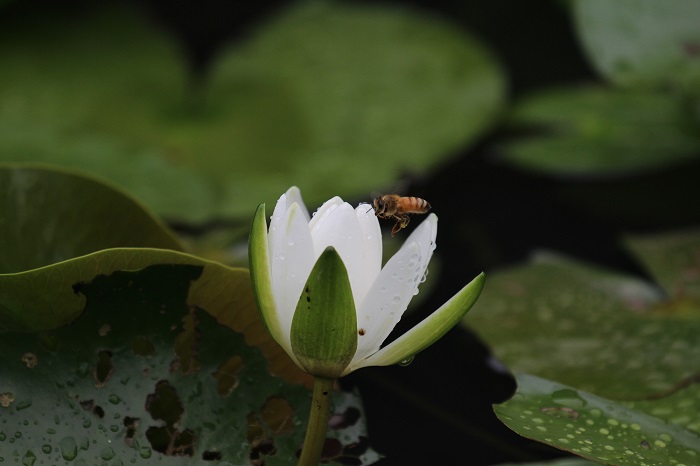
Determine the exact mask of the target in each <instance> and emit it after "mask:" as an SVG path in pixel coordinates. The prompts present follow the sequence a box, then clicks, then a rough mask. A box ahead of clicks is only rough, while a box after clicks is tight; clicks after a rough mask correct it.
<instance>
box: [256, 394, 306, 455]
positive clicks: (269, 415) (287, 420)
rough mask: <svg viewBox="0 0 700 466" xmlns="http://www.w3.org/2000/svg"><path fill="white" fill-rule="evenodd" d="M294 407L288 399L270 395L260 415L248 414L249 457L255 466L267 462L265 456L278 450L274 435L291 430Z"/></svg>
mask: <svg viewBox="0 0 700 466" xmlns="http://www.w3.org/2000/svg"><path fill="white" fill-rule="evenodd" d="M292 414H293V412H292V407H291V406H290V405H289V403H288V402H287V400H285V399H284V398H280V397H270V398H268V399H267V401H266V402H265V405H264V406H263V407H262V409H261V410H260V415H259V416H258V415H257V414H256V413H250V414H249V415H248V432H247V438H248V443H249V444H250V452H249V454H248V458H249V459H250V464H252V465H253V466H261V465H262V464H264V463H265V458H264V457H265V456H269V455H274V454H275V453H276V452H277V448H276V447H275V439H274V437H275V436H277V435H282V434H286V433H288V432H290V431H291V430H292V429H293V427H294V424H293V422H292Z"/></svg>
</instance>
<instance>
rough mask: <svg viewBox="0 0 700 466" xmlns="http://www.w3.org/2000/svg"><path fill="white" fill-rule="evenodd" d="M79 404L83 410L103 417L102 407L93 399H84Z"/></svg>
mask: <svg viewBox="0 0 700 466" xmlns="http://www.w3.org/2000/svg"><path fill="white" fill-rule="evenodd" d="M80 406H81V407H82V408H83V409H84V410H85V411H89V412H91V413H92V414H94V415H95V416H97V417H98V418H100V419H102V418H103V417H105V410H104V409H102V408H101V407H100V406H99V405H96V404H95V400H85V401H81V402H80Z"/></svg>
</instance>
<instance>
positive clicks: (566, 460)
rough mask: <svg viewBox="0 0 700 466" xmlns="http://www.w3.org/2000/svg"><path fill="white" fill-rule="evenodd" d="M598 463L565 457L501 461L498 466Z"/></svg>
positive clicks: (588, 464)
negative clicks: (519, 461)
mask: <svg viewBox="0 0 700 466" xmlns="http://www.w3.org/2000/svg"><path fill="white" fill-rule="evenodd" d="M593 464H598V463H597V462H593V461H589V460H586V459H583V458H563V459H557V460H551V461H531V462H527V463H500V464H498V465H497V466H590V465H593Z"/></svg>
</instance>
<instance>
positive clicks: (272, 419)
mask: <svg viewBox="0 0 700 466" xmlns="http://www.w3.org/2000/svg"><path fill="white" fill-rule="evenodd" d="M260 414H261V416H262V420H263V422H265V424H266V425H267V426H268V427H269V428H270V430H271V431H272V434H273V435H282V434H286V433H287V432H290V431H291V430H292V429H293V428H294V424H293V423H292V414H293V413H292V407H291V406H290V405H289V403H288V402H287V400H285V399H284V398H280V397H276V396H273V397H270V398H268V399H267V401H266V402H265V406H263V408H262V410H261V411H260Z"/></svg>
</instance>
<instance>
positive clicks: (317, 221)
mask: <svg viewBox="0 0 700 466" xmlns="http://www.w3.org/2000/svg"><path fill="white" fill-rule="evenodd" d="M342 204H343V200H342V199H341V198H339V197H338V196H335V197H334V198H333V199H329V200H327V201H326V202H324V203H323V205H322V206H321V207H319V208H318V210H317V211H316V212H314V216H313V217H312V218H311V221H310V222H309V229H310V230H311V231H314V230H316V229H318V228H319V227H320V225H321V224H322V223H323V221H324V220H325V219H326V217H327V216H328V214H330V213H331V212H332V211H333V210H334V209H335V208H336V207H338V206H339V205H342Z"/></svg>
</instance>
